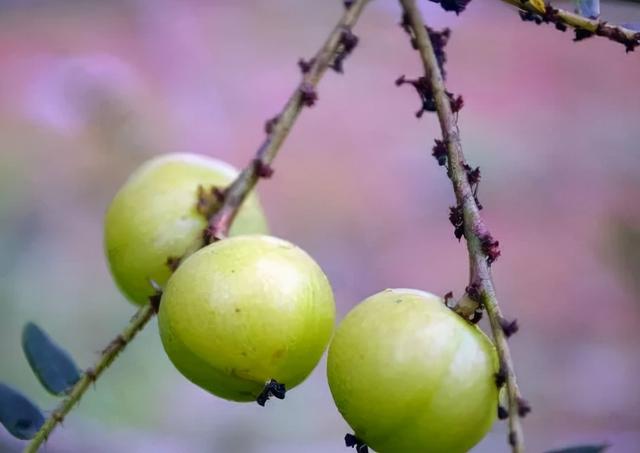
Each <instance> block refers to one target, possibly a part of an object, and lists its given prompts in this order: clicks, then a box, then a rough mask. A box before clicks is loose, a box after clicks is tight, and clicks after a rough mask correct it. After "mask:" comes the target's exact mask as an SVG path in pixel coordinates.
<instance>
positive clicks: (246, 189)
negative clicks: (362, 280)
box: [24, 0, 369, 453]
mask: <svg viewBox="0 0 640 453" xmlns="http://www.w3.org/2000/svg"><path fill="white" fill-rule="evenodd" d="M368 2H369V0H353V1H345V2H344V6H345V11H344V13H343V15H342V17H341V19H340V21H339V22H338V25H337V26H336V27H335V28H334V30H333V31H332V32H331V34H330V35H329V38H328V39H327V41H326V42H325V43H324V45H323V46H322V48H321V49H320V50H319V51H318V53H317V54H316V56H315V57H314V58H313V59H312V60H311V61H310V62H308V63H306V62H301V64H300V67H301V69H302V72H303V80H302V82H301V83H300V85H298V87H297V88H296V90H295V92H294V93H293V95H292V96H291V97H290V99H289V101H288V102H287V104H286V105H285V107H284V109H283V110H282V112H281V113H280V114H279V115H278V116H277V117H275V118H274V119H272V120H269V121H268V122H267V124H266V128H265V129H266V133H267V138H266V139H265V141H264V142H263V143H262V145H261V146H260V147H259V148H258V151H257V153H256V156H255V158H254V159H253V160H252V161H251V162H250V163H249V164H248V165H247V167H246V168H245V169H244V170H243V171H242V172H241V173H240V174H239V175H238V177H237V178H236V179H235V181H234V182H233V183H232V184H231V185H230V186H229V187H228V188H226V189H225V190H223V191H219V190H215V189H214V190H213V191H212V195H213V197H208V198H207V197H206V196H205V194H204V193H203V191H202V190H201V191H200V192H199V193H198V197H197V202H198V205H197V208H198V210H199V211H200V212H207V213H208V214H207V215H208V217H210V220H209V227H208V228H207V229H206V231H205V233H204V236H205V245H206V244H208V243H210V242H213V241H215V240H217V239H221V238H224V237H226V235H227V233H228V231H229V228H230V226H231V224H232V222H233V219H234V217H235V215H236V213H237V211H238V210H239V208H240V206H241V205H242V202H243V201H244V200H245V198H246V197H247V195H248V194H249V193H250V192H251V190H252V189H253V188H254V187H255V185H256V183H257V182H258V180H259V179H260V178H268V177H270V176H271V175H272V174H273V169H272V167H271V163H272V162H273V160H274V159H275V157H276V155H277V153H278V151H279V149H280V147H281V146H282V144H283V143H284V141H285V139H286V138H287V135H288V134H289V131H290V130H291V128H292V127H293V124H294V123H295V121H296V119H297V117H298V115H299V114H300V111H301V110H302V108H303V107H305V106H307V107H310V106H312V105H314V103H315V101H316V100H317V98H318V96H317V94H316V91H315V89H316V86H317V85H318V82H319V81H320V79H321V78H322V76H323V75H324V73H325V72H326V70H327V69H328V68H333V69H334V70H335V71H336V72H342V70H343V63H344V59H345V58H346V57H347V56H348V55H349V54H350V53H351V51H352V50H353V49H354V47H355V46H356V44H357V42H358V38H357V37H356V36H355V35H354V34H353V32H352V31H351V28H352V27H353V25H355V23H356V22H357V20H358V18H359V17H360V14H361V13H362V10H363V9H364V7H365V6H366V4H367V3H368ZM203 200H204V202H203ZM207 200H208V201H210V202H212V203H213V204H212V205H210V206H207V202H208V201H207ZM201 203H204V204H203V205H201ZM179 263H180V259H179V258H175V257H169V258H168V259H167V265H169V266H170V267H171V268H172V269H173V270H175V268H176V267H177V266H178V265H179ZM160 295H161V293H160V292H158V294H156V295H154V296H152V297H151V298H150V301H149V304H146V305H144V306H142V307H141V308H140V309H139V310H138V311H137V312H136V314H135V315H134V316H133V318H131V320H130V322H129V324H128V325H127V327H125V329H124V330H123V331H122V333H120V334H119V335H118V336H117V337H116V338H115V339H114V340H112V341H111V342H110V343H109V345H107V347H106V348H105V349H104V350H103V351H102V353H101V355H100V358H99V359H98V361H97V362H96V363H95V365H94V366H93V367H91V368H88V369H87V370H86V371H85V372H84V374H83V376H82V378H81V379H80V380H79V381H78V382H77V383H76V384H75V385H74V386H73V387H72V388H71V389H70V390H69V394H68V396H67V397H66V398H65V399H64V400H63V401H62V402H61V403H60V404H59V406H58V407H57V408H56V409H55V410H54V411H53V412H52V413H51V415H49V417H48V418H47V419H46V420H45V423H44V424H43V425H42V427H41V428H40V430H39V431H38V432H37V433H36V435H35V437H34V438H33V439H32V440H31V442H30V443H29V444H28V445H27V447H26V448H25V450H24V451H25V453H32V452H36V451H38V449H39V448H40V446H41V445H42V444H43V443H44V442H45V441H46V440H47V438H48V437H49V435H50V434H51V433H52V432H53V430H54V429H55V428H56V426H57V425H59V424H60V423H62V421H63V420H64V418H65V416H66V415H67V414H68V413H69V412H70V411H71V410H72V409H73V408H74V407H75V406H76V404H77V403H78V402H79V401H80V399H81V398H82V396H83V395H84V394H85V392H86V391H87V389H88V388H89V386H90V384H91V383H92V382H95V381H96V380H97V379H98V378H99V377H100V376H101V374H102V373H103V372H104V371H105V370H106V369H107V367H108V366H109V365H110V364H111V363H112V362H113V361H114V360H115V358H116V357H117V356H118V354H119V353H120V352H122V351H123V350H124V349H125V347H126V346H127V345H128V344H129V343H130V342H131V341H132V340H133V339H134V338H135V336H136V334H137V333H138V332H140V331H141V330H142V329H143V328H144V327H145V325H146V324H147V323H148V322H149V320H151V318H152V317H153V315H154V314H155V313H156V312H157V309H158V305H159V302H160ZM276 396H277V395H276Z"/></svg>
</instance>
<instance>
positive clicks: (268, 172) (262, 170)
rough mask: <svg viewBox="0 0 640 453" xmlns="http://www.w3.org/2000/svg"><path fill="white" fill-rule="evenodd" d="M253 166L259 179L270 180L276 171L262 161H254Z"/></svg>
mask: <svg viewBox="0 0 640 453" xmlns="http://www.w3.org/2000/svg"><path fill="white" fill-rule="evenodd" d="M253 166H254V168H255V172H256V175H258V177H259V178H265V179H269V178H271V177H272V176H273V172H274V171H275V170H274V169H273V167H272V166H271V165H269V164H267V163H265V162H264V161H263V160H262V159H254V160H253Z"/></svg>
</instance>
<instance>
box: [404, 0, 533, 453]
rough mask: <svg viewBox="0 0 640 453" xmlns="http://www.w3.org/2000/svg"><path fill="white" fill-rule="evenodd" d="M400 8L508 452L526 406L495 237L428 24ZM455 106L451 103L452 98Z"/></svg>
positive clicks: (517, 441)
mask: <svg viewBox="0 0 640 453" xmlns="http://www.w3.org/2000/svg"><path fill="white" fill-rule="evenodd" d="M400 3H401V4H402V8H403V10H404V13H405V21H404V22H403V24H406V25H407V26H408V27H409V28H410V30H411V31H412V34H413V43H414V45H415V47H416V49H417V50H418V52H419V53H420V57H421V59H422V63H423V66H424V72H425V76H426V80H427V83H428V84H429V88H430V94H431V95H432V97H433V100H434V101H435V109H436V111H437V114H438V120H439V122H440V128H441V130H442V137H443V142H442V143H441V144H443V145H444V146H445V147H446V160H447V162H448V172H447V173H448V176H449V178H450V179H451V182H452V184H453V189H454V191H455V195H456V200H457V203H458V204H457V208H454V209H455V210H457V211H458V212H459V213H460V216H461V222H462V225H461V228H462V234H464V237H465V239H466V242H467V250H468V254H469V269H470V276H469V280H470V283H469V287H468V288H467V297H463V300H462V303H461V304H459V306H458V307H457V311H458V312H459V313H460V314H461V315H462V316H464V317H465V318H468V317H469V316H470V315H471V314H473V312H474V311H475V309H476V307H477V306H478V303H481V304H482V305H483V306H484V308H485V309H486V311H487V313H488V315H489V319H490V324H491V330H492V332H493V337H494V341H495V345H496V349H497V351H498V356H499V360H500V370H499V372H498V374H497V375H496V381H497V384H498V386H501V385H502V384H504V383H506V386H507V395H508V401H509V410H508V412H509V443H510V444H511V446H512V450H513V452H517V453H520V452H523V451H524V439H523V433H522V427H521V424H520V418H519V417H520V414H522V415H524V413H526V412H527V410H528V407H527V406H526V402H525V401H524V400H523V399H522V398H521V396H520V391H519V389H518V385H517V383H516V376H515V372H514V367H513V362H512V360H511V353H510V352H509V346H508V344H507V334H510V333H512V331H513V327H514V325H510V327H511V329H508V328H507V325H508V323H505V320H504V318H503V317H502V314H501V311H500V307H499V305H498V300H497V298H496V292H495V289H494V286H493V281H492V277H491V269H490V263H491V262H492V261H493V259H495V258H496V257H497V255H498V254H499V251H498V250H497V242H496V241H494V240H493V238H492V237H491V235H490V233H489V230H488V229H487V227H486V225H485V224H484V222H483V220H482V218H481V217H480V206H479V205H478V202H477V200H476V197H475V194H474V190H473V189H472V186H471V183H470V182H469V179H470V174H469V173H468V169H469V167H468V165H467V163H466V160H465V156H464V153H463V151H462V144H461V142H460V134H459V131H458V125H457V118H456V116H454V113H453V111H452V106H451V103H452V102H453V98H452V95H451V94H450V93H448V92H447V91H446V88H445V85H444V80H443V76H442V72H441V69H440V66H439V63H438V58H437V56H436V53H435V52H434V46H433V44H432V42H431V39H430V38H429V35H428V34H427V29H426V27H425V25H424V21H423V19H422V17H421V14H420V11H419V10H418V8H417V7H416V4H415V0H400ZM454 105H455V103H454Z"/></svg>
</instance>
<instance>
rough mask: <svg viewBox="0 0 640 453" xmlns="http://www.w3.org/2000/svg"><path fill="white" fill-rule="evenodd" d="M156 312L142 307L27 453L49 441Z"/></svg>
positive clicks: (55, 410)
mask: <svg viewBox="0 0 640 453" xmlns="http://www.w3.org/2000/svg"><path fill="white" fill-rule="evenodd" d="M153 315H154V311H153V307H152V306H151V304H147V305H144V306H142V307H141V308H140V309H139V310H138V311H137V312H136V314H135V315H134V316H133V318H131V321H129V324H128V325H127V327H125V328H124V330H123V331H122V332H121V333H120V335H118V336H117V337H116V338H115V339H114V340H113V341H111V343H109V345H108V346H107V347H106V348H105V349H104V350H103V351H102V353H101V354H100V358H99V359H98V361H97V362H96V363H95V365H94V366H93V367H91V368H89V369H87V370H86V371H85V372H84V374H83V375H82V377H81V378H80V380H79V381H78V382H76V384H75V385H74V386H73V387H72V388H71V390H70V392H69V394H68V395H67V397H66V398H65V399H64V400H62V402H61V403H60V404H59V405H58V407H56V408H55V409H54V410H53V412H52V413H51V414H50V415H49V417H48V418H47V420H46V421H45V423H44V424H43V425H42V427H41V428H40V430H39V431H38V432H37V433H36V435H35V437H34V438H33V439H32V440H31V442H30V443H29V444H28V445H27V447H26V448H25V449H24V452H25V453H33V452H36V451H38V448H40V446H41V445H42V444H43V443H44V442H45V441H46V440H47V438H48V437H49V435H50V434H51V432H52V431H53V430H54V428H55V427H56V426H57V425H58V424H60V423H62V421H63V420H64V418H65V417H66V415H67V414H68V413H69V412H70V411H71V409H73V407H74V406H75V405H76V403H78V401H80V398H82V395H84V393H85V392H86V391H87V389H88V388H89V386H90V385H91V383H92V382H95V381H96V379H98V377H99V376H100V375H101V374H102V372H103V371H104V370H106V369H107V367H108V366H109V365H111V362H113V361H114V360H115V358H116V357H117V356H118V354H119V353H120V352H121V351H122V350H123V349H124V348H125V347H126V346H127V345H128V344H129V343H130V342H131V341H132V340H133V339H134V338H135V336H136V335H137V334H138V332H140V331H141V330H142V329H143V328H144V326H145V325H146V324H147V323H148V322H149V320H150V319H151V318H152V317H153Z"/></svg>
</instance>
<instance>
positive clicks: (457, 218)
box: [449, 205, 473, 299]
mask: <svg viewBox="0 0 640 453" xmlns="http://www.w3.org/2000/svg"><path fill="white" fill-rule="evenodd" d="M449 221H450V222H451V224H452V225H453V228H454V230H453V234H454V235H455V237H456V239H457V240H458V241H459V240H460V239H461V238H462V236H464V215H463V212H462V206H460V205H456V206H450V207H449ZM472 299H473V298H472Z"/></svg>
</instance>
